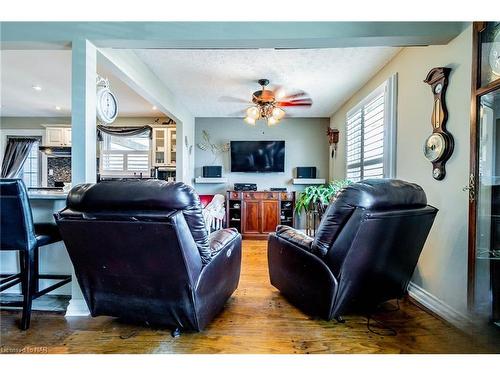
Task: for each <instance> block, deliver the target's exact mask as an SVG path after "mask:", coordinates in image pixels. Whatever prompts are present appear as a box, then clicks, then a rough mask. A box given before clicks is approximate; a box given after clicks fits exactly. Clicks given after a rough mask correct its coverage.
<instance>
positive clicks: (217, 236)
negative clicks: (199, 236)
mask: <svg viewBox="0 0 500 375" xmlns="http://www.w3.org/2000/svg"><path fill="white" fill-rule="evenodd" d="M238 234H239V233H238V230H237V229H236V228H225V229H220V230H218V231H216V232H213V233H211V234H210V236H209V237H208V241H209V243H210V251H211V252H212V256H214V255H216V254H217V253H219V252H220V251H221V250H222V249H223V248H224V247H225V246H226V245H227V244H228V243H229V242H231V241H232V240H233V239H234V238H236V237H237V236H238Z"/></svg>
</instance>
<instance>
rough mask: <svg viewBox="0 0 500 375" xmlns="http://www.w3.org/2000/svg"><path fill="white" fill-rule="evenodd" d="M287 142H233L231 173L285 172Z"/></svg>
mask: <svg viewBox="0 0 500 375" xmlns="http://www.w3.org/2000/svg"><path fill="white" fill-rule="evenodd" d="M284 171H285V141H231V172H258V173H267V172H284Z"/></svg>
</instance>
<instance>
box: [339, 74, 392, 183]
mask: <svg viewBox="0 0 500 375" xmlns="http://www.w3.org/2000/svg"><path fill="white" fill-rule="evenodd" d="M394 79H395V76H393V77H391V79H389V80H388V81H387V82H385V83H384V84H383V85H381V86H380V87H378V88H377V89H376V90H374V91H373V92H372V93H371V94H370V95H369V96H368V97H366V98H365V99H364V100H362V101H361V102H360V103H359V104H358V105H357V106H355V107H354V108H353V109H351V110H350V111H349V112H348V113H347V118H346V138H347V139H346V143H347V150H346V151H347V157H346V159H347V160H346V178H348V179H350V180H352V181H360V180H363V179H367V178H383V177H394V156H395V155H394V137H395V130H394V126H395V116H393V115H392V111H395V108H394V106H395V104H394V103H395V101H394V95H393V93H391V92H389V90H390V89H392V87H395V83H394V82H393V80H394Z"/></svg>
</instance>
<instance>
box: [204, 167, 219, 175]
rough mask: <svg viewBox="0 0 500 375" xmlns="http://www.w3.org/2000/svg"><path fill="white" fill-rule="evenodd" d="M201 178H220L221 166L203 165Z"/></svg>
mask: <svg viewBox="0 0 500 375" xmlns="http://www.w3.org/2000/svg"><path fill="white" fill-rule="evenodd" d="M203 177H222V166H220V165H205V166H204V167H203Z"/></svg>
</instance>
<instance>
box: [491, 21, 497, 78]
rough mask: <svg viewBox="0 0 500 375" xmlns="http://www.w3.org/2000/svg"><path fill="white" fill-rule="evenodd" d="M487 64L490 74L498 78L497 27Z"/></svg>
mask: <svg viewBox="0 0 500 375" xmlns="http://www.w3.org/2000/svg"><path fill="white" fill-rule="evenodd" d="M489 63H490V67H491V72H492V73H493V74H494V75H496V76H498V77H500V27H497V30H496V31H495V34H494V37H493V42H492V43H491V49H490V56H489Z"/></svg>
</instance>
